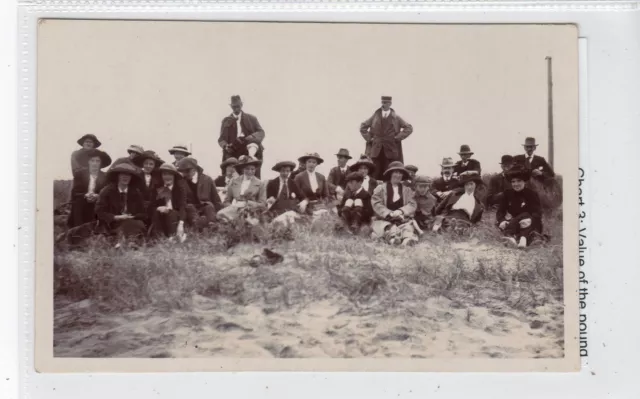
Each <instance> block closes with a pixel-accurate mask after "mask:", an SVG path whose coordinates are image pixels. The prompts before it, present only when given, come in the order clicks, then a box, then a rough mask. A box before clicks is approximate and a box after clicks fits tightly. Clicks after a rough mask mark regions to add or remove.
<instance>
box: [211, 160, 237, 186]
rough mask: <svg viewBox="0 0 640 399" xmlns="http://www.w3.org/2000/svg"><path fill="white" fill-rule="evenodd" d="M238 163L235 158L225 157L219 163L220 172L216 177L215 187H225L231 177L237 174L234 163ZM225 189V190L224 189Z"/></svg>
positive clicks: (233, 177)
mask: <svg viewBox="0 0 640 399" xmlns="http://www.w3.org/2000/svg"><path fill="white" fill-rule="evenodd" d="M237 164H238V159H237V158H233V157H231V158H227V159H225V160H224V161H222V163H221V164H220V170H221V174H220V176H218V177H216V180H215V183H216V187H227V186H228V185H229V184H230V183H231V181H232V180H233V179H235V178H236V177H238V176H239V174H238V172H237V171H236V165H237ZM225 191H226V190H225Z"/></svg>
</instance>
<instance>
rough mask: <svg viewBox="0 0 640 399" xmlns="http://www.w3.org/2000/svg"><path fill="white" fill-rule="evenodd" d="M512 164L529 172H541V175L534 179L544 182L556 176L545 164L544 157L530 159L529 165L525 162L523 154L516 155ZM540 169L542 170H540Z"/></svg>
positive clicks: (536, 156)
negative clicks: (535, 170)
mask: <svg viewBox="0 0 640 399" xmlns="http://www.w3.org/2000/svg"><path fill="white" fill-rule="evenodd" d="M513 163H514V164H515V165H521V166H524V167H525V168H527V169H529V170H534V169H537V170H539V171H541V172H542V175H540V176H538V177H536V179H538V180H546V179H550V178H553V177H555V176H556V174H555V172H554V171H553V169H552V168H551V166H550V165H549V164H548V163H547V160H546V159H544V157H541V156H538V155H534V156H533V158H532V159H531V163H529V162H527V158H526V157H525V156H524V154H520V155H516V156H514V157H513ZM540 168H542V169H540Z"/></svg>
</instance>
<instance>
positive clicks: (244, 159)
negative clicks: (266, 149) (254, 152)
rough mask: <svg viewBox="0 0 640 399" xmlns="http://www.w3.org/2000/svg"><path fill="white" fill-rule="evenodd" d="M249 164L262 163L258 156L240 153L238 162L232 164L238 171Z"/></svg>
mask: <svg viewBox="0 0 640 399" xmlns="http://www.w3.org/2000/svg"><path fill="white" fill-rule="evenodd" d="M251 165H254V166H260V165H262V161H261V160H259V159H258V158H254V157H251V156H249V155H242V156H240V158H239V159H238V163H237V164H235V165H234V166H235V168H236V170H237V171H238V173H240V172H241V171H242V170H243V169H244V168H245V166H251Z"/></svg>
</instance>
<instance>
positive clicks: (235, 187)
mask: <svg viewBox="0 0 640 399" xmlns="http://www.w3.org/2000/svg"><path fill="white" fill-rule="evenodd" d="M260 165H262V161H261V160H259V159H257V158H253V157H250V156H248V155H242V156H241V157H240V158H239V159H238V163H237V164H236V165H235V168H236V170H237V171H238V173H240V174H241V175H240V176H239V177H237V178H235V179H233V180H232V181H231V184H229V188H228V189H227V197H226V198H225V200H224V205H225V206H226V208H224V209H222V210H221V211H220V212H218V219H222V220H226V221H232V220H236V219H237V218H238V217H239V216H240V210H241V209H243V208H249V209H257V208H262V207H266V203H267V192H266V187H265V185H264V184H263V183H262V181H261V180H260V179H258V178H257V177H256V176H255V173H256V170H257V168H258V167H259V166H260Z"/></svg>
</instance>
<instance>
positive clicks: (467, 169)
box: [453, 144, 482, 177]
mask: <svg viewBox="0 0 640 399" xmlns="http://www.w3.org/2000/svg"><path fill="white" fill-rule="evenodd" d="M458 155H460V160H459V161H458V162H456V164H455V166H454V167H453V176H454V177H460V176H463V175H466V174H478V175H479V174H481V173H482V168H481V166H480V161H478V160H475V159H471V156H472V155H473V151H471V147H469V146H468V145H467V144H463V145H461V146H460V151H459V152H458Z"/></svg>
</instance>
